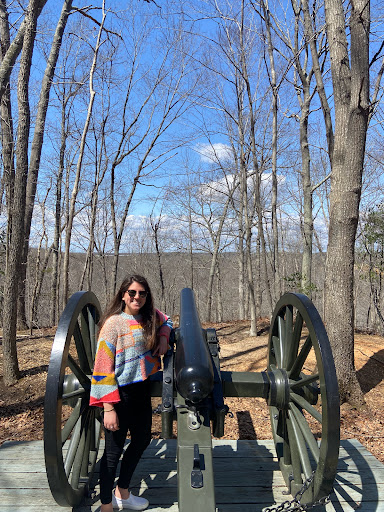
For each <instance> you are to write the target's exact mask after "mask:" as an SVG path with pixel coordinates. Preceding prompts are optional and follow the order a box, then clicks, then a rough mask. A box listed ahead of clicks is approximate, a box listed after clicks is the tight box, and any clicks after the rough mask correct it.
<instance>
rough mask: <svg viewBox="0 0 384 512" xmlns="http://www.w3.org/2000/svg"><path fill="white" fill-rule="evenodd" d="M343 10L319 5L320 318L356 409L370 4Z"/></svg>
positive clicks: (334, 2)
mask: <svg viewBox="0 0 384 512" xmlns="http://www.w3.org/2000/svg"><path fill="white" fill-rule="evenodd" d="M346 8H347V6H344V5H343V3H342V1H341V0H326V1H325V21H326V30H327V37H328V45H329V53H330V57H331V73H332V83H333V94H334V106H335V136H334V150H333V157H332V178H331V197H330V220H329V222H330V225H329V239H328V251H327V261H326V280H325V293H326V296H325V320H326V324H327V330H328V334H329V338H330V341H331V345H332V349H333V354H334V358H335V364H336V371H337V377H338V381H339V388H340V395H341V400H342V401H349V402H350V403H351V404H354V405H361V404H362V403H363V402H364V399H363V395H362V392H361V389H360V386H359V383H358V381H357V378H356V371H355V366H354V350H353V347H354V308H353V283H354V261H355V236H356V228H357V222H358V216H359V203H360V196H361V186H362V174H363V164H364V155H365V143H366V134H367V128H368V120H369V112H370V100H369V75H370V69H369V34H370V2H369V1H365V0H353V1H352V2H351V4H350V9H351V12H350V13H349V23H348V21H347V13H346V12H345V9H346ZM348 25H349V26H348ZM347 30H349V35H348V36H347Z"/></svg>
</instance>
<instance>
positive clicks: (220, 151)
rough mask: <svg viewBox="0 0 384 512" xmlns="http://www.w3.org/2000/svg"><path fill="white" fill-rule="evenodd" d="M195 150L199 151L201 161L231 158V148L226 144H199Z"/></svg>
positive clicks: (218, 160)
mask: <svg viewBox="0 0 384 512" xmlns="http://www.w3.org/2000/svg"><path fill="white" fill-rule="evenodd" d="M195 151H196V152H197V153H199V155H200V158H201V161H202V162H210V163H212V162H216V163H217V162H223V161H228V160H233V156H232V150H231V148H230V146H228V145H227V144H223V143H222V142H217V143H216V144H199V145H198V146H196V148H195Z"/></svg>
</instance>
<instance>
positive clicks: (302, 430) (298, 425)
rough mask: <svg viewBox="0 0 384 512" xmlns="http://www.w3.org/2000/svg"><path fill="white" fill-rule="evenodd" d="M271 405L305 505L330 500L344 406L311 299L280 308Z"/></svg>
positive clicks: (274, 328) (284, 464)
mask: <svg viewBox="0 0 384 512" xmlns="http://www.w3.org/2000/svg"><path fill="white" fill-rule="evenodd" d="M267 372H268V377H269V380H270V394H269V398H268V403H269V406H270V416H271V424H272V432H273V437H274V442H275V447H276V453H277V456H278V459H279V464H280V469H281V471H282V473H283V477H284V480H285V483H286V485H287V486H288V488H289V489H290V492H291V494H292V495H295V494H296V493H297V492H298V491H300V490H301V489H302V488H303V483H304V482H305V481H308V480H309V479H310V478H312V481H311V483H310V484H309V487H308V489H307V490H306V491H305V492H304V493H303V496H302V499H301V501H302V503H310V502H313V501H316V500H318V499H320V498H322V497H325V496H328V495H329V494H330V493H331V491H332V488H333V482H334V478H335V475H336V469H337V463H338V453H339V444H340V406H339V392H338V385H337V379H336V371H335V365H334V361H333V356H332V351H331V347H330V344H329V340H328V336H327V333H326V330H325V327H324V324H323V322H322V320H321V318H320V315H319V313H318V312H317V310H316V308H315V306H314V305H313V304H312V302H311V301H310V300H309V299H308V297H306V296H305V295H301V294H293V293H288V294H285V295H284V296H283V297H282V298H281V299H280V301H279V302H278V303H277V305H276V308H275V312H274V314H273V317H272V322H271V332H270V337H269V344H268V369H267Z"/></svg>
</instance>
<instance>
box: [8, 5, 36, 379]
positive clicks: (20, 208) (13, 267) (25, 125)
mask: <svg viewBox="0 0 384 512" xmlns="http://www.w3.org/2000/svg"><path fill="white" fill-rule="evenodd" d="M38 4H39V2H38V1H37V0H31V1H30V3H29V6H28V10H27V13H26V16H25V25H26V28H25V35H24V40H23V50H22V55H21V60H20V70H19V76H18V83H17V97H18V105H19V124H18V129H17V149H16V174H15V187H14V197H13V204H12V231H11V245H10V247H9V259H8V262H7V263H8V265H7V269H6V276H5V287H4V309H3V315H4V316H3V318H6V319H7V321H6V322H4V325H3V361H4V363H3V364H4V382H5V384H7V385H11V384H14V383H15V382H16V381H17V379H18V378H19V364H18V360H17V350H16V322H17V301H16V299H17V295H18V278H19V275H20V270H21V263H22V261H21V256H22V250H23V244H24V212H25V195H26V186H27V177H28V140H29V130H30V110H29V76H30V71H31V63H32V53H33V47H34V42H35V36H36V24H37V16H38Z"/></svg>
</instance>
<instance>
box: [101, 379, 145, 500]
mask: <svg viewBox="0 0 384 512" xmlns="http://www.w3.org/2000/svg"><path fill="white" fill-rule="evenodd" d="M119 392H120V399H121V402H119V403H117V404H115V405H114V407H115V409H116V412H117V416H118V418H119V430H116V431H115V432H112V431H111V430H108V429H106V428H104V432H105V450H104V454H103V456H102V458H101V465H100V501H101V503H102V504H107V503H110V502H111V499H112V489H113V484H114V481H115V476H116V469H117V465H118V463H119V459H120V456H121V454H122V452H123V448H124V443H125V440H126V437H127V433H128V430H129V432H130V436H131V442H130V443H129V445H128V447H127V449H126V450H125V453H124V455H123V458H122V460H121V466H120V476H119V480H118V482H117V485H118V486H119V487H121V488H122V489H128V487H129V484H130V481H131V477H132V474H133V472H134V471H135V468H136V466H137V464H138V462H139V460H140V457H141V455H142V454H143V452H144V450H145V449H146V447H147V446H148V445H149V443H150V441H151V427H152V406H151V395H150V388H149V381H148V380H145V381H144V382H136V383H134V384H129V385H128V386H123V387H121V388H119Z"/></svg>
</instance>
